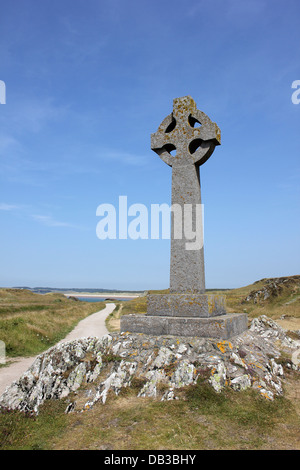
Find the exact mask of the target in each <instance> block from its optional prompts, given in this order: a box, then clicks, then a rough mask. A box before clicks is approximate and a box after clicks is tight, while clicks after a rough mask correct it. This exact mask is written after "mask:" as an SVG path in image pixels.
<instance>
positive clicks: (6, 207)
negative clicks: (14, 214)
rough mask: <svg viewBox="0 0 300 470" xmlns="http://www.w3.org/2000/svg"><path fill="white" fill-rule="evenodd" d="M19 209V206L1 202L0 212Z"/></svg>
mask: <svg viewBox="0 0 300 470" xmlns="http://www.w3.org/2000/svg"><path fill="white" fill-rule="evenodd" d="M15 209H19V206H16V205H14V204H6V203H5V202H0V211H13V210H15Z"/></svg>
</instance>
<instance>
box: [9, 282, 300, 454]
mask: <svg viewBox="0 0 300 470" xmlns="http://www.w3.org/2000/svg"><path fill="white" fill-rule="evenodd" d="M264 285H265V280H262V281H259V282H258V283H255V284H253V285H250V286H246V287H243V288H240V289H233V290H227V291H222V293H223V295H226V299H227V310H228V311H235V312H239V311H243V310H244V309H247V311H248V314H249V317H250V318H253V317H255V316H258V315H261V314H262V313H265V314H267V315H268V316H270V317H273V318H274V319H277V318H278V316H279V315H282V314H288V315H290V316H291V317H293V318H295V319H299V318H300V313H299V300H298V297H297V296H298V295H299V294H298V287H297V285H292V286H290V287H288V286H287V288H284V289H283V290H282V291H281V293H280V295H279V296H277V297H274V298H269V299H267V300H266V301H261V302H260V303H259V304H254V303H251V302H250V303H244V299H245V297H246V296H247V295H248V294H249V293H250V292H251V291H252V290H256V289H260V288H262V287H263V286H264ZM160 292H161V291H160ZM114 303H116V304H117V309H116V311H115V312H113V313H112V315H111V316H110V317H109V319H108V321H107V325H108V326H109V327H111V328H113V331H116V330H117V328H118V322H119V319H120V316H121V315H123V314H128V313H145V312H146V308H147V307H146V297H139V298H138V299H135V300H131V301H126V302H117V301H115V302H114ZM101 307H104V303H103V302H102V303H101ZM95 308H96V309H98V308H100V307H99V305H97V306H96V305H95V304H93V303H88V302H85V303H83V302H82V303H81V302H75V301H73V300H68V299H66V297H64V296H62V295H61V294H46V295H38V294H33V293H31V292H28V291H26V292H25V291H23V292H21V293H20V292H14V290H13V289H0V339H2V338H5V339H2V340H4V341H5V342H6V344H7V345H8V346H9V352H10V355H11V356H14V355H28V354H36V353H37V352H40V350H44V349H46V348H48V347H49V346H50V345H52V344H54V343H55V342H56V341H58V340H59V339H61V338H62V337H63V336H65V334H67V332H68V331H70V330H71V329H72V328H73V327H74V326H75V324H76V323H77V322H78V321H79V320H80V319H82V318H84V317H85V316H87V315H89V314H90V313H92V312H94V311H95ZM298 328H299V327H298ZM112 359H113V360H120V358H118V357H115V356H113V357H112V356H107V357H106V358H105V360H106V361H107V362H109V361H111V360H112ZM282 365H283V367H284V368H285V374H286V378H285V381H284V387H285V394H284V397H277V398H275V400H274V401H267V400H265V399H264V398H262V397H261V396H260V394H258V393H257V392H256V391H254V390H247V391H244V392H235V391H233V390H232V389H230V388H228V389H225V391H224V392H222V393H221V394H217V393H216V392H215V391H214V390H213V388H212V387H210V386H209V385H207V384H205V382H204V381H203V380H201V379H200V380H199V382H198V383H197V384H196V385H192V386H189V387H186V388H184V389H182V390H181V391H180V394H181V398H182V399H181V400H174V401H166V402H161V401H159V400H156V399H150V398H137V397H136V394H137V391H138V390H139V389H140V388H141V386H142V384H141V383H139V382H138V381H137V379H135V380H134V381H133V383H132V386H131V387H128V388H126V389H123V390H122V391H121V393H120V395H119V396H118V397H116V396H115V395H114V394H113V393H112V392H110V393H109V395H108V400H107V402H106V404H105V405H102V404H101V403H97V404H96V405H95V406H94V407H93V408H92V409H90V410H88V411H86V412H84V413H71V414H68V415H66V414H65V413H64V411H65V409H66V406H67V401H66V400H59V401H46V402H45V403H44V405H43V406H42V407H41V410H40V414H39V416H37V417H33V416H29V415H25V414H22V413H19V412H2V413H0V448H1V449H78V450H79V449H103V450H104V449H107V450H114V449H118V450H131V449H135V450H144V449H145V450H161V449H162V450H163V449H166V450H180V449H181V450H196V449H224V450H225V449H228V450H230V449H253V450H256V449H257V450H258V449H272V450H274V449H276V450H278V449H298V450H299V449H300V442H299V441H300V439H299V429H300V383H299V375H298V377H297V373H296V372H293V371H290V370H289V369H287V368H286V367H285V358H284V356H282ZM84 393H85V392H84V388H82V389H79V390H78V399H80V394H84Z"/></svg>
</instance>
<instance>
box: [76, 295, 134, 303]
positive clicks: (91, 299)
mask: <svg viewBox="0 0 300 470" xmlns="http://www.w3.org/2000/svg"><path fill="white" fill-rule="evenodd" d="M72 297H75V298H76V299H78V300H82V301H83V302H104V301H107V300H112V301H113V300H122V301H124V300H132V299H133V297H118V298H111V297H109V296H108V297H85V296H83V295H80V296H77V295H76V296H75V295H74V296H72Z"/></svg>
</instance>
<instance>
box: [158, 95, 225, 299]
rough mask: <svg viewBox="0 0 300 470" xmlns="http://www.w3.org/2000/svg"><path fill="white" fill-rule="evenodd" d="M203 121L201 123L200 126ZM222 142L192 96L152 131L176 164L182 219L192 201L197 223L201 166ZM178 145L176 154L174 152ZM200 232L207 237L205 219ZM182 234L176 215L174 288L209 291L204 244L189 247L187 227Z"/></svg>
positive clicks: (175, 195)
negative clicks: (206, 286)
mask: <svg viewBox="0 0 300 470" xmlns="http://www.w3.org/2000/svg"><path fill="white" fill-rule="evenodd" d="M196 125H199V126H200V127H196ZM220 142H221V133H220V129H219V128H218V126H217V125H216V124H215V123H214V122H212V121H211V120H210V119H209V117H208V116H207V115H206V114H204V113H203V112H202V111H200V110H198V109H197V106H196V103H195V101H194V100H193V99H192V98H191V97H190V96H184V97H181V98H175V99H174V100H173V112H172V113H171V114H169V115H168V116H167V117H166V118H165V119H164V120H163V122H162V123H161V125H160V126H159V128H158V130H157V132H155V133H154V134H152V135H151V148H152V150H154V151H155V152H156V153H157V154H158V155H159V157H160V158H161V159H162V160H163V161H164V162H165V163H167V164H168V165H169V166H171V167H172V205H175V204H176V205H178V206H179V207H180V208H181V214H182V217H181V222H182V227H183V214H184V210H185V206H186V205H188V204H190V205H191V207H192V209H193V211H194V213H193V226H194V227H195V222H196V221H195V214H196V212H195V211H196V205H197V204H201V190H200V174H199V166H200V165H202V164H203V163H205V162H206V161H207V159H208V158H209V157H210V156H211V155H212V153H213V151H214V149H215V146H216V145H219V144H220ZM175 149H176V155H175V156H173V155H172V154H171V151H172V150H175ZM200 222H201V227H200V232H201V238H202V241H203V228H202V221H200ZM181 234H182V237H181V238H176V237H175V236H174V218H172V230H171V266H170V292H175V293H179V292H184V293H185V292H193V293H202V294H203V293H204V292H205V275H204V254H203V246H201V247H199V248H198V249H197V250H187V249H186V243H190V240H189V239H188V238H187V237H186V234H185V231H184V230H182V231H181Z"/></svg>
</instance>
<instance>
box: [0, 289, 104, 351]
mask: <svg viewBox="0 0 300 470" xmlns="http://www.w3.org/2000/svg"><path fill="white" fill-rule="evenodd" d="M104 307H105V303H104V302H100V303H91V302H79V301H75V300H72V299H68V298H67V297H65V296H64V295H63V294H54V293H50V294H43V295H41V294H35V293H33V292H31V291H28V290H19V289H0V340H2V341H4V343H5V346H6V355H7V356H8V357H16V356H31V355H35V354H39V353H41V352H42V351H44V350H45V349H48V348H49V347H50V346H52V345H54V344H55V343H57V342H58V341H60V340H61V339H63V338H64V337H65V336H66V335H67V334H68V333H69V332H70V331H71V330H72V329H73V328H74V327H75V326H76V324H77V323H78V322H79V321H80V320H82V319H83V318H85V317H86V316H88V315H90V314H91V313H94V312H96V311H97V310H101V309H102V308H104Z"/></svg>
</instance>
